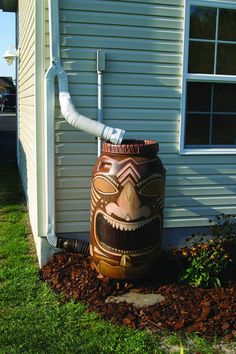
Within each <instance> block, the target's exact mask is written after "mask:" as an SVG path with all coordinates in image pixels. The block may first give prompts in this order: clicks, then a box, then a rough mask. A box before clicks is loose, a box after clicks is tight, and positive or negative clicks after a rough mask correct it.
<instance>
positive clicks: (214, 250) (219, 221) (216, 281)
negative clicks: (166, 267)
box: [180, 214, 236, 288]
mask: <svg viewBox="0 0 236 354" xmlns="http://www.w3.org/2000/svg"><path fill="white" fill-rule="evenodd" d="M210 223H211V226H210V232H209V235H208V236H207V235H206V234H203V235H195V234H193V235H192V236H190V237H188V238H187V240H186V241H187V244H188V243H189V244H190V245H189V246H186V247H184V248H182V249H181V250H180V251H181V255H182V256H183V257H184V258H185V259H186V260H187V262H186V266H185V269H184V272H183V273H182V274H181V276H180V281H183V282H186V283H188V284H190V285H192V286H195V287H198V286H199V287H204V288H206V287H209V286H215V287H220V286H221V279H220V276H221V274H222V272H223V271H224V270H225V269H226V268H227V266H228V264H229V263H230V262H232V258H233V255H235V247H233V245H234V246H235V245H236V216H235V215H226V214H221V215H219V216H217V217H216V218H215V221H211V220H210ZM232 250H233V252H232Z"/></svg>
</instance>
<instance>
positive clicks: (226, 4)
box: [179, 0, 236, 155]
mask: <svg viewBox="0 0 236 354" xmlns="http://www.w3.org/2000/svg"><path fill="white" fill-rule="evenodd" d="M191 5H196V6H204V7H213V8H225V9H233V10H236V1H224V0H223V1H222V0H219V1H213V0H185V24H184V48H183V75H182V98H181V119H180V148H179V153H180V155H228V154H236V147H235V148H234V147H233V148H228V147H225V148H224V147H220V148H218V147H217V148H214V147H211V148H200V147H197V146H196V148H185V146H184V140H185V123H186V116H185V110H186V86H187V85H186V84H187V82H188V81H192V82H194V81H195V82H199V81H200V82H203V81H206V82H209V83H235V84H236V75H215V74H192V73H191V74H189V73H188V49H189V28H190V6H191Z"/></svg>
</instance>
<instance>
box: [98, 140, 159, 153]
mask: <svg viewBox="0 0 236 354" xmlns="http://www.w3.org/2000/svg"><path fill="white" fill-rule="evenodd" d="M158 151H159V146H158V142H157V141H156V140H136V139H124V140H123V141H122V143H121V144H119V145H115V144H111V143H108V142H104V143H103V144H102V152H105V153H110V154H122V155H140V156H144V155H145V156H146V155H156V154H157V152H158Z"/></svg>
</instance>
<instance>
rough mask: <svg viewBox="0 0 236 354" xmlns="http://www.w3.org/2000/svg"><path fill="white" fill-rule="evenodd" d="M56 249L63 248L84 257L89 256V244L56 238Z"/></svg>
mask: <svg viewBox="0 0 236 354" xmlns="http://www.w3.org/2000/svg"><path fill="white" fill-rule="evenodd" d="M57 247H58V248H63V249H65V250H66V251H69V252H75V253H82V254H85V255H88V254H89V242H87V241H82V240H74V239H65V238H60V237H58V239H57Z"/></svg>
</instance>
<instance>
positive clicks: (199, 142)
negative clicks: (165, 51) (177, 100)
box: [181, 0, 236, 153]
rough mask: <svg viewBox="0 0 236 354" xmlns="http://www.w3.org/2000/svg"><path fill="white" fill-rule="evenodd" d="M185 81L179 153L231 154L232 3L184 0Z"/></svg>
mask: <svg viewBox="0 0 236 354" xmlns="http://www.w3.org/2000/svg"><path fill="white" fill-rule="evenodd" d="M202 4H204V5H202ZM217 4H220V2H217ZM222 6H223V5H222ZM183 80H184V81H183V107H182V111H183V118H184V121H183V124H182V136H181V145H182V146H181V148H182V151H185V152H186V151H191V150H192V151H194V150H195V151H196V150H198V151H199V150H202V151H204V149H205V150H206V151H208V152H210V151H212V152H213V151H214V150H215V151H216V150H218V151H219V150H223V151H224V152H226V149H227V150H229V151H233V152H234V153H235V152H236V6H235V5H234V8H224V7H221V6H220V5H218V6H217V7H212V1H211V2H208V1H207V0H206V1H204V2H203V1H194V0H187V16H186V34H185V56H184V76H183Z"/></svg>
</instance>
